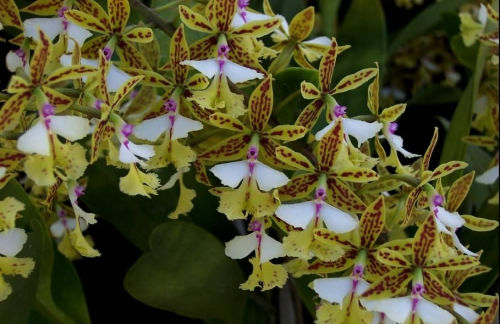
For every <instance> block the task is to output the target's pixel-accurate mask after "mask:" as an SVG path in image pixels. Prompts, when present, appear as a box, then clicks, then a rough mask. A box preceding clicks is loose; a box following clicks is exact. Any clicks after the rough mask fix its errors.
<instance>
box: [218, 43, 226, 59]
mask: <svg viewBox="0 0 500 324" xmlns="http://www.w3.org/2000/svg"><path fill="white" fill-rule="evenodd" d="M228 53H229V46H227V45H225V44H224V45H221V46H219V48H218V49H217V55H218V56H219V57H227V54H228Z"/></svg>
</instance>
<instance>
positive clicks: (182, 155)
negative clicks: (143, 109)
mask: <svg viewBox="0 0 500 324" xmlns="http://www.w3.org/2000/svg"><path fill="white" fill-rule="evenodd" d="M176 97H177V98H178V97H179V96H178V95H176ZM178 108H179V107H178V104H177V101H176V100H175V99H173V98H171V99H169V100H167V101H166V102H165V104H164V109H165V111H166V114H165V115H162V116H159V117H155V118H152V119H147V120H144V121H142V122H141V123H140V124H139V125H137V126H136V127H135V128H134V135H135V136H136V137H137V138H141V139H146V140H148V141H152V142H155V141H156V140H158V138H159V137H160V136H161V135H162V134H164V133H165V134H166V135H165V139H164V140H163V142H162V144H161V145H160V146H159V147H157V148H156V156H155V158H153V159H152V160H151V163H150V166H157V167H164V166H167V165H168V164H169V163H170V162H173V163H174V164H175V166H176V168H177V169H179V168H182V167H187V166H188V165H189V164H190V163H191V162H192V161H194V159H195V158H196V154H195V153H194V152H193V151H192V150H191V149H190V148H189V147H187V146H184V145H182V144H181V143H179V141H178V140H179V139H181V138H185V137H187V136H188V134H189V133H190V132H192V131H197V130H201V129H202V128H203V125H202V124H201V123H200V122H199V121H197V120H192V119H189V118H186V117H184V116H182V115H181V114H180V113H179V109H178Z"/></svg>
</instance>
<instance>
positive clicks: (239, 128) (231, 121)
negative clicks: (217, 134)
mask: <svg viewBox="0 0 500 324" xmlns="http://www.w3.org/2000/svg"><path fill="white" fill-rule="evenodd" d="M209 120H210V123H211V124H212V125H214V126H215V127H219V128H223V129H228V130H231V131H234V132H248V131H249V130H248V128H246V127H245V125H243V123H242V122H240V121H239V120H238V119H236V118H234V117H232V116H231V115H228V114H224V113H220V112H216V113H213V114H211V115H210V117H209Z"/></svg>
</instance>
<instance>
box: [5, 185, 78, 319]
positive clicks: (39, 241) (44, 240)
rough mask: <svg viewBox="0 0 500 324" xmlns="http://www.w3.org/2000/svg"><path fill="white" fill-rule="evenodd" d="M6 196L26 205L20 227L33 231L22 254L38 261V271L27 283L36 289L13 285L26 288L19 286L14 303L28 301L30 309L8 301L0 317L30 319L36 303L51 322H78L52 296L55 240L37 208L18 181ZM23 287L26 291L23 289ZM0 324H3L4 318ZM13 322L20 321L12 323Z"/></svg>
mask: <svg viewBox="0 0 500 324" xmlns="http://www.w3.org/2000/svg"><path fill="white" fill-rule="evenodd" d="M6 196H12V197H15V198H16V199H17V200H19V201H21V202H22V203H24V210H23V211H22V212H21V214H22V215H23V218H22V219H21V221H20V222H19V225H18V226H21V227H26V226H27V227H29V228H30V229H31V233H29V239H28V243H27V244H26V247H25V250H26V251H23V252H22V254H20V255H23V254H24V253H26V256H29V257H33V259H34V261H35V270H34V271H33V273H31V275H30V277H29V280H28V281H31V280H34V281H35V284H36V289H33V286H32V283H25V284H23V283H21V282H18V281H17V280H15V281H14V283H15V284H16V285H17V284H20V285H22V286H24V287H20V288H21V290H20V292H15V293H16V294H21V295H22V296H20V295H13V296H15V297H14V298H15V300H18V298H19V299H20V300H25V302H26V304H27V305H29V307H25V306H24V305H23V304H22V303H16V305H15V306H13V305H11V304H9V303H10V302H7V301H8V299H7V301H6V302H7V303H4V302H2V303H0V314H2V315H0V316H4V314H5V316H6V318H8V317H12V318H15V317H19V318H21V317H22V318H25V319H27V318H28V316H29V314H30V313H31V310H32V306H33V302H34V304H35V308H36V310H37V312H39V313H40V314H41V315H43V316H44V317H46V318H48V319H50V320H51V321H53V322H57V323H75V320H74V319H72V318H71V317H70V316H69V315H68V314H66V313H65V312H64V311H63V310H62V309H61V308H60V307H59V306H58V305H57V304H56V303H55V301H54V299H53V296H52V287H51V284H52V270H53V266H54V246H53V244H52V238H51V236H50V233H49V229H48V228H47V225H46V224H45V222H44V221H43V220H42V218H41V217H40V215H39V213H38V211H37V209H36V208H35V206H34V205H33V204H32V203H31V201H30V198H29V197H28V195H26V193H25V191H24V189H23V188H22V187H21V185H19V183H17V181H15V180H11V181H10V182H9V183H8V184H7V185H6V186H5V187H4V189H3V190H2V191H1V195H0V199H3V198H4V197H6ZM23 224H24V225H23ZM16 279H17V278H16ZM26 286H28V287H26ZM13 288H14V291H15V290H16V288H18V287H16V286H13ZM22 288H24V290H23V289H22ZM28 289H29V290H28ZM33 292H35V300H33V296H32V293H33ZM13 294H14V293H13ZM13 296H10V297H13ZM10 297H9V298H10ZM13 300H14V299H13ZM9 305H10V308H4V309H3V311H2V307H9ZM13 313H14V314H13ZM24 321H25V320H24ZM0 322H3V319H2V318H1V317H0ZM8 322H9V321H8ZM10 322H18V321H17V320H16V321H14V320H13V321H10ZM20 322H23V321H20Z"/></svg>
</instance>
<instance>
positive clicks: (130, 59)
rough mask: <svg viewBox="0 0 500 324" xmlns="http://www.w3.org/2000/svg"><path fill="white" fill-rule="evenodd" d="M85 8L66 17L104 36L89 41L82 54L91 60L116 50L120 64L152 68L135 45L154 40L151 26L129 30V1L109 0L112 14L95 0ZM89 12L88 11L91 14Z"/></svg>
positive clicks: (70, 11) (72, 10)
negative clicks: (127, 28)
mask: <svg viewBox="0 0 500 324" xmlns="http://www.w3.org/2000/svg"><path fill="white" fill-rule="evenodd" d="M90 2H91V4H88V5H87V6H82V7H81V10H75V9H71V10H66V11H65V12H64V17H65V18H66V19H67V20H68V21H69V22H71V23H73V24H75V25H77V26H80V27H82V28H85V29H87V30H90V31H93V32H97V33H100V34H102V35H101V36H98V37H94V38H92V39H91V40H90V41H88V42H85V44H84V46H83V47H82V54H83V55H84V56H85V57H87V58H90V59H97V58H98V57H99V50H105V49H106V48H108V49H110V50H111V51H113V50H114V47H115V45H116V50H117V52H118V56H119V57H120V61H122V62H123V63H126V64H128V65H130V66H131V67H134V68H139V69H150V66H149V64H148V62H147V61H146V59H145V58H144V57H143V56H142V55H141V53H140V52H139V51H138V50H137V49H136V48H135V46H134V45H133V44H131V43H149V42H151V41H152V40H153V31H152V30H151V28H147V27H135V28H133V29H131V30H126V29H125V27H126V26H127V21H128V19H129V17H130V5H129V3H128V1H122V0H108V12H106V11H104V9H103V8H102V7H101V6H100V5H99V4H97V3H96V2H94V1H90ZM87 10H88V11H87Z"/></svg>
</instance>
